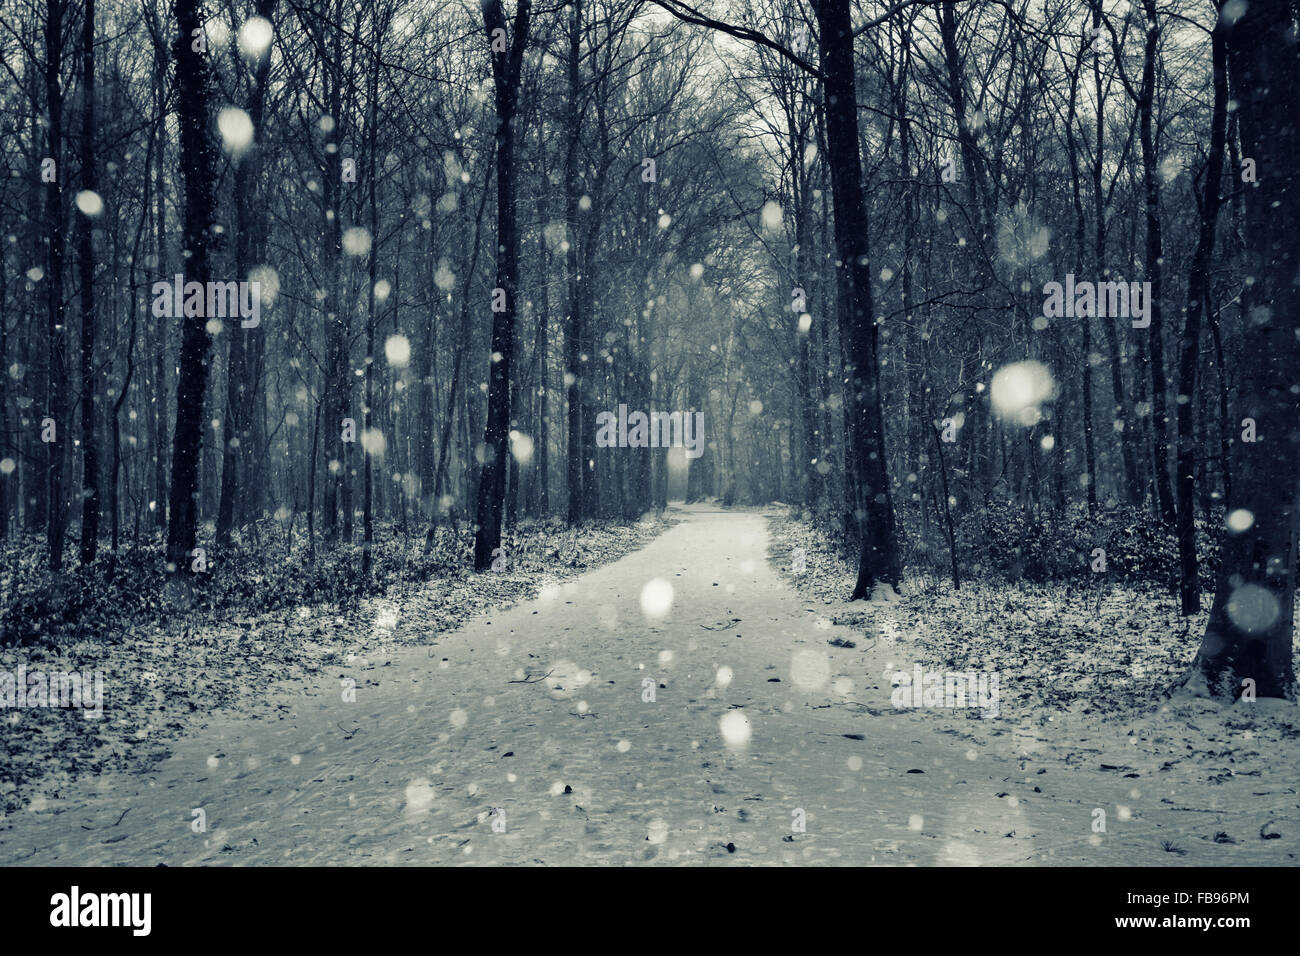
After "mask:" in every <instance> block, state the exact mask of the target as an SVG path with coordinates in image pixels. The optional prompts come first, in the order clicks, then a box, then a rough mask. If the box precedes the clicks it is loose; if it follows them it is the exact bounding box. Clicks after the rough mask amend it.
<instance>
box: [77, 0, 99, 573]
mask: <svg viewBox="0 0 1300 956" xmlns="http://www.w3.org/2000/svg"><path fill="white" fill-rule="evenodd" d="M84 10H85V12H84V14H83V16H82V24H81V96H82V107H81V188H82V189H83V190H86V191H88V192H95V191H96V190H97V189H98V188H99V183H98V180H97V177H96V175H95V0H85V7H84ZM77 260H78V266H79V270H80V273H81V275H80V281H81V452H82V455H83V456H84V458H83V461H84V464H83V466H82V474H81V563H82V564H89V563H90V562H92V561H94V560H95V554H96V552H97V551H98V549H99V437H98V434H97V431H96V428H95V425H96V421H95V321H96V316H95V230H94V224H93V222H92V221H91V217H90V216H88V215H86V214H85V213H80V214H79V215H78V216H77Z"/></svg>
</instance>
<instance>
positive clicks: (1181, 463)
mask: <svg viewBox="0 0 1300 956" xmlns="http://www.w3.org/2000/svg"><path fill="white" fill-rule="evenodd" d="M1224 34H1225V29H1224V26H1223V25H1222V22H1220V24H1219V25H1217V26H1216V27H1215V29H1214V32H1213V34H1212V35H1211V41H1210V42H1211V47H1212V54H1211V57H1212V61H1213V70H1214V106H1213V110H1212V113H1211V117H1210V146H1209V152H1208V154H1207V157H1206V164H1205V193H1204V195H1203V197H1202V199H1201V222H1200V233H1199V235H1198V236H1197V240H1196V252H1195V254H1194V255H1193V256H1192V264H1191V268H1190V270H1189V271H1188V276H1187V320H1186V322H1185V323H1184V326H1183V339H1182V343H1181V348H1180V351H1179V356H1178V396H1179V402H1178V411H1177V415H1178V470H1177V476H1176V477H1177V492H1178V558H1179V562H1178V563H1179V569H1180V574H1181V580H1180V583H1179V588H1178V592H1179V596H1180V598H1181V603H1182V612H1183V613H1184V614H1195V613H1196V612H1198V611H1199V610H1200V609H1201V585H1200V570H1199V565H1198V562H1197V557H1196V509H1195V508H1194V507H1193V504H1192V501H1193V496H1194V495H1195V491H1196V487H1195V486H1196V447H1197V446H1196V436H1195V434H1194V433H1193V418H1194V416H1193V414H1192V412H1193V408H1194V406H1193V404H1192V399H1193V397H1194V396H1195V395H1196V385H1197V382H1196V370H1197V366H1198V364H1199V361H1200V353H1201V316H1202V313H1203V312H1204V309H1205V300H1206V287H1207V285H1208V283H1209V281H1210V258H1211V256H1213V255H1214V233H1215V229H1216V227H1217V226H1218V222H1219V207H1220V205H1221V204H1222V201H1223V200H1222V196H1221V188H1222V183H1223V149H1224V140H1225V139H1226V136H1227V125H1228V73H1227V58H1228V55H1227V41H1226V39H1225V36H1224Z"/></svg>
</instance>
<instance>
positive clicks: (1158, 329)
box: [1137, 0, 1177, 527]
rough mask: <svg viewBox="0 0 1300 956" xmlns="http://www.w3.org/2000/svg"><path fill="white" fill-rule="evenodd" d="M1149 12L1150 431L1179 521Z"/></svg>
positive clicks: (1145, 125)
mask: <svg viewBox="0 0 1300 956" xmlns="http://www.w3.org/2000/svg"><path fill="white" fill-rule="evenodd" d="M1142 6H1143V8H1144V9H1145V11H1146V21H1147V24H1146V46H1145V49H1144V54H1143V58H1142V86H1141V88H1140V90H1139V93H1138V104H1137V105H1138V116H1139V121H1138V122H1139V125H1138V129H1139V134H1140V137H1141V140H1142V185H1143V193H1144V198H1145V205H1146V251H1145V254H1144V256H1143V258H1144V259H1145V260H1146V261H1145V263H1144V265H1145V266H1146V274H1147V278H1148V281H1150V283H1151V299H1150V301H1149V302H1148V303H1147V310H1148V315H1149V317H1150V320H1151V326H1150V330H1149V331H1150V340H1151V431H1152V435H1153V436H1154V451H1155V474H1154V478H1155V485H1156V503H1157V505H1158V506H1159V508H1160V518H1161V520H1162V521H1164V522H1165V523H1166V524H1168V525H1169V526H1171V527H1172V526H1173V525H1174V524H1175V523H1176V522H1177V516H1176V514H1175V509H1174V491H1173V485H1172V484H1170V481H1169V411H1168V392H1169V386H1168V382H1167V380H1166V377H1165V346H1164V317H1163V309H1162V308H1161V299H1162V296H1163V288H1164V282H1163V276H1164V265H1163V263H1164V243H1163V236H1162V232H1161V225H1160V179H1159V176H1160V169H1159V164H1160V158H1159V156H1158V155H1157V154H1156V142H1155V130H1154V114H1155V99H1156V59H1157V56H1158V50H1159V47H1160V27H1159V24H1158V23H1157V21H1156V0H1142Z"/></svg>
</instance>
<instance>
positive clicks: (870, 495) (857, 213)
mask: <svg viewBox="0 0 1300 956" xmlns="http://www.w3.org/2000/svg"><path fill="white" fill-rule="evenodd" d="M849 6H850V4H849V0H818V2H816V3H815V4H814V7H815V10H816V13H817V23H818V27H819V36H818V42H819V45H820V48H821V63H822V89H823V93H824V96H825V100H826V147H827V154H828V155H827V162H828V165H829V167H830V173H831V193H832V196H833V202H834V206H835V253H836V258H837V259H838V260H839V268H838V273H837V276H836V285H837V288H838V291H839V302H838V308H839V321H840V329H841V334H842V338H843V343H842V344H843V349H844V366H845V376H846V378H847V380H848V382H849V393H850V398H851V401H852V407H851V410H850V413H851V415H852V419H851V421H852V425H853V432H854V434H853V435H852V436H851V442H850V446H849V450H850V453H851V455H852V464H851V468H852V469H853V471H854V472H855V474H856V477H857V488H858V495H857V497H858V501H859V508H860V509H861V512H862V515H863V517H862V519H861V520H860V525H861V550H860V554H859V561H858V580H857V583H856V584H855V585H854V588H853V594H852V596H851V598H850V600H857V599H858V598H865V597H869V596H870V594H871V591H872V589H873V588H874V587H875V586H876V585H877V584H888V585H890V586H891V587H897V586H898V581H899V574H900V567H899V557H898V543H897V539H896V537H895V530H894V510H893V503H892V502H891V500H890V492H889V474H888V471H887V470H886V468H885V433H884V425H883V414H882V410H881V400H880V367H879V364H878V362H877V347H878V337H879V330H878V328H877V326H876V320H875V315H874V312H873V306H872V299H871V268H870V265H869V262H868V248H867V207H866V202H865V199H864V197H863V193H862V161H861V154H860V153H859V150H858V114H857V93H856V89H855V83H854V74H853V28H852V24H851V22H850V18H849Z"/></svg>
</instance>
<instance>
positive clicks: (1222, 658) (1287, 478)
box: [1185, 0, 1300, 701]
mask: <svg viewBox="0 0 1300 956" xmlns="http://www.w3.org/2000/svg"><path fill="white" fill-rule="evenodd" d="M1227 43H1228V70H1229V74H1230V79H1231V85H1232V94H1233V97H1234V99H1236V101H1237V117H1238V123H1239V126H1240V130H1241V145H1242V154H1243V155H1244V156H1246V157H1249V158H1252V159H1254V160H1255V161H1256V166H1257V168H1258V170H1259V171H1260V174H1261V175H1260V177H1259V182H1258V183H1257V184H1255V185H1253V186H1251V187H1249V188H1247V189H1246V190H1245V193H1246V198H1245V205H1246V222H1245V232H1246V257H1247V262H1246V271H1247V275H1252V276H1254V277H1255V286H1254V290H1253V293H1252V302H1253V304H1254V307H1253V309H1252V311H1251V314H1250V315H1249V317H1248V321H1247V322H1246V323H1245V327H1244V328H1243V330H1242V355H1244V356H1247V357H1248V361H1246V362H1244V363H1243V366H1242V371H1241V383H1240V392H1239V398H1238V402H1239V404H1238V414H1237V415H1235V416H1234V418H1236V419H1238V420H1240V419H1241V418H1253V419H1254V420H1255V423H1256V428H1257V436H1258V437H1257V440H1256V441H1255V442H1244V441H1238V442H1236V443H1235V444H1234V445H1233V461H1232V469H1233V487H1232V499H1231V500H1230V501H1229V502H1228V508H1229V512H1230V514H1232V515H1234V516H1237V517H1236V518H1234V519H1233V520H1230V522H1229V525H1230V528H1229V531H1228V533H1227V537H1226V538H1225V539H1224V542H1223V556H1222V562H1221V564H1220V568H1219V577H1218V584H1217V589H1216V591H1215V595H1214V605H1213V607H1212V608H1211V609H1210V619H1209V622H1208V623H1207V625H1206V628H1205V636H1204V638H1203V639H1202V642H1201V648H1200V651H1199V652H1198V653H1197V655H1196V660H1195V661H1194V662H1193V663H1192V667H1191V671H1190V672H1189V674H1188V675H1187V678H1185V680H1186V681H1187V682H1188V684H1189V685H1190V686H1192V687H1193V688H1194V689H1196V690H1198V691H1203V692H1206V693H1208V694H1210V695H1212V696H1214V697H1216V698H1219V699H1221V700H1224V701H1232V700H1233V699H1234V698H1236V697H1238V696H1241V695H1242V693H1243V690H1245V689H1246V688H1249V687H1251V686H1252V684H1251V683H1248V682H1253V692H1254V694H1255V695H1257V696H1260V697H1282V698H1286V699H1289V700H1293V701H1294V700H1295V699H1296V679H1295V671H1294V668H1293V665H1292V628H1293V612H1294V608H1295V584H1296V533H1297V530H1298V525H1300V520H1298V519H1300V502H1298V501H1297V498H1298V493H1297V488H1298V487H1300V453H1298V451H1297V439H1300V434H1297V423H1300V396H1297V395H1296V394H1295V393H1294V391H1293V388H1294V385H1295V371H1296V369H1297V368H1300V336H1297V332H1298V331H1300V318H1298V317H1300V287H1297V286H1296V284H1295V276H1296V271H1297V269H1298V268H1300V247H1298V246H1297V245H1296V242H1295V224H1296V223H1297V222H1300V191H1297V190H1296V189H1295V188H1294V184H1293V182H1292V180H1293V176H1292V175H1291V171H1292V170H1294V168H1295V158H1296V156H1298V155H1300V126H1298V125H1297V124H1296V122H1295V115H1296V109H1297V104H1300V70H1297V69H1296V55H1297V48H1296V45H1297V44H1296V35H1295V32H1294V30H1293V28H1292V12H1291V7H1290V4H1289V3H1287V2H1286V0H1253V2H1251V3H1250V4H1249V5H1248V6H1247V7H1246V9H1245V13H1244V14H1242V16H1241V17H1240V18H1239V19H1238V20H1237V21H1236V23H1235V24H1233V25H1232V26H1231V27H1230V28H1229V30H1228V38H1227ZM1247 519H1249V525H1248V526H1246V523H1247Z"/></svg>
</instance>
